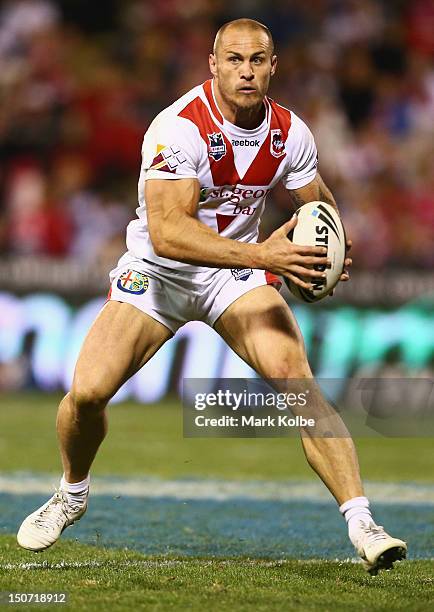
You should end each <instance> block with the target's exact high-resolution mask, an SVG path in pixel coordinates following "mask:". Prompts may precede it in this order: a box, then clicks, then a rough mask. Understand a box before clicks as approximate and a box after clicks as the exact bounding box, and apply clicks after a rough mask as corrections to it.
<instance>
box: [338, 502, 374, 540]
mask: <svg viewBox="0 0 434 612" xmlns="http://www.w3.org/2000/svg"><path fill="white" fill-rule="evenodd" d="M339 512H341V514H342V515H343V516H344V517H345V520H346V522H347V525H348V535H349V536H350V540H351V541H352V542H353V544H354V542H355V539H356V538H357V533H358V531H359V529H360V523H361V522H362V523H368V524H369V523H373V522H374V519H373V518H372V514H371V511H370V510H369V499H368V498H367V497H353V498H352V499H349V500H348V501H346V502H345V503H343V504H342V506H340V507H339Z"/></svg>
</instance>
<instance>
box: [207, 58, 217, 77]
mask: <svg viewBox="0 0 434 612" xmlns="http://www.w3.org/2000/svg"><path fill="white" fill-rule="evenodd" d="M208 59H209V69H210V71H211V74H212V75H213V76H217V64H216V59H215V55H214V53H210V54H209V58H208Z"/></svg>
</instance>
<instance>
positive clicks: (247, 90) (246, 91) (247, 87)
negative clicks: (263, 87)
mask: <svg viewBox="0 0 434 612" xmlns="http://www.w3.org/2000/svg"><path fill="white" fill-rule="evenodd" d="M238 91H239V92H241V93H243V94H252V93H255V92H256V88H255V87H252V86H251V85H244V87H240V88H239V89H238Z"/></svg>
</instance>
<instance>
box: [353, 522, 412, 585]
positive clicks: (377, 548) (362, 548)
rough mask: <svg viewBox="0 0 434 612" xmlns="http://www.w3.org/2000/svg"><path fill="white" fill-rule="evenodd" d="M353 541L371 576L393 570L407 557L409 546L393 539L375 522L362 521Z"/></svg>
mask: <svg viewBox="0 0 434 612" xmlns="http://www.w3.org/2000/svg"><path fill="white" fill-rule="evenodd" d="M351 539H352V541H353V544H354V546H355V548H356V550H357V552H358V553H359V555H360V557H361V558H362V560H363V565H364V566H365V569H366V570H367V571H368V572H369V573H370V574H371V576H376V575H377V574H378V571H379V570H381V569H385V570H391V569H393V564H394V562H395V561H402V560H403V559H405V557H406V556H407V544H406V543H405V542H404V541H403V540H399V539H398V538H392V536H390V535H389V534H388V533H386V532H385V531H384V529H383V527H382V526H381V525H376V524H375V523H373V522H371V523H364V522H362V521H360V527H359V529H358V530H357V531H356V533H355V534H354V535H353V537H352V538H351Z"/></svg>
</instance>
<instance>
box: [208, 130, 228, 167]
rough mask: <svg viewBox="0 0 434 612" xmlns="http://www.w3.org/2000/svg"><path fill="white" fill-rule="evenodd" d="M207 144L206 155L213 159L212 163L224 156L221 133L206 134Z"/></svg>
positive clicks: (223, 141) (224, 150)
mask: <svg viewBox="0 0 434 612" xmlns="http://www.w3.org/2000/svg"><path fill="white" fill-rule="evenodd" d="M207 136H208V140H209V144H208V155H209V156H210V157H212V158H213V160H214V161H219V160H220V159H221V158H222V157H224V156H225V155H226V143H225V140H224V138H223V134H222V133H221V132H213V133H212V134H207Z"/></svg>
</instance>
